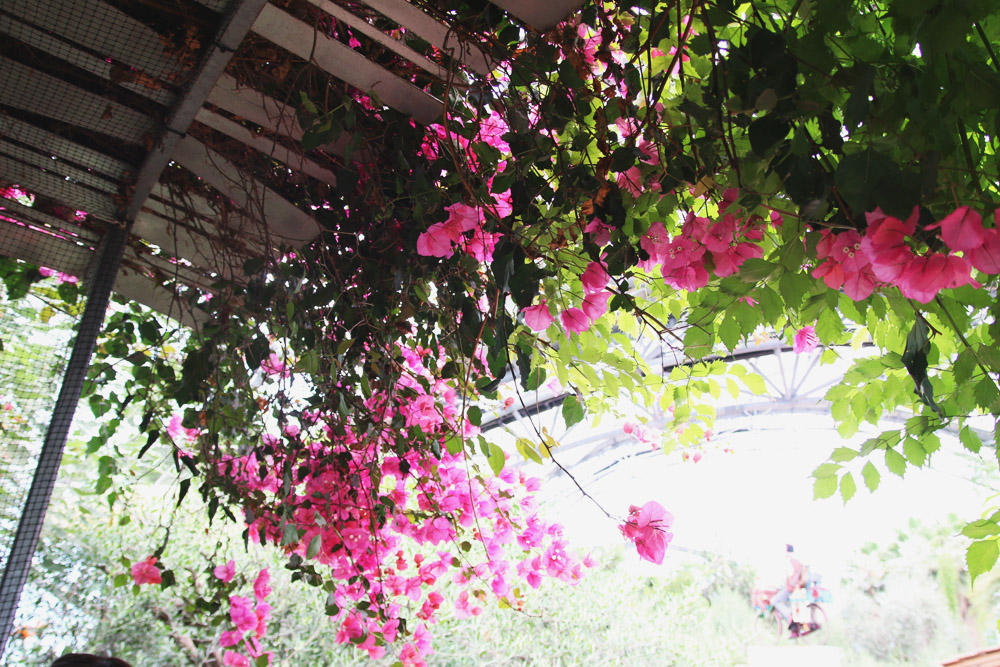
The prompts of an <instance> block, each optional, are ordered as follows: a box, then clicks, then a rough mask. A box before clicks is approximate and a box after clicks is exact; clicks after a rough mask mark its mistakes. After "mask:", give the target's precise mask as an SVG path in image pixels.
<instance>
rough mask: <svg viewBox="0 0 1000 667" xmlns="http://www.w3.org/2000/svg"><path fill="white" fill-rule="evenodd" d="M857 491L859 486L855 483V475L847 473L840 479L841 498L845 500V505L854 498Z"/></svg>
mask: <svg viewBox="0 0 1000 667" xmlns="http://www.w3.org/2000/svg"><path fill="white" fill-rule="evenodd" d="M857 490H858V485H857V484H856V483H855V481H854V475H852V474H851V473H847V474H846V475H844V476H843V477H841V478H840V497H841V498H843V499H844V502H845V503H846V502H847V501H848V500H850V499H851V498H853V497H854V494H855V493H857Z"/></svg>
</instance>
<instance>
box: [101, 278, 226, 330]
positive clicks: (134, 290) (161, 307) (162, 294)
mask: <svg viewBox="0 0 1000 667" xmlns="http://www.w3.org/2000/svg"><path fill="white" fill-rule="evenodd" d="M115 292H117V293H118V294H120V295H122V296H123V297H125V298H126V299H128V300H130V301H135V302H137V303H141V304H142V305H144V306H147V307H149V308H152V309H153V310H155V311H156V312H158V313H161V314H163V315H166V316H167V317H170V318H172V319H175V320H177V321H179V322H180V323H181V324H184V325H186V326H189V327H191V328H193V329H198V328H199V327H200V326H202V325H204V324H205V323H207V322H208V320H209V317H208V315H206V314H205V313H204V312H203V311H200V310H192V309H191V308H189V307H188V306H187V304H185V303H183V301H182V299H180V298H179V297H178V296H177V295H176V294H174V293H173V292H171V291H170V290H168V289H167V288H166V287H163V286H162V285H157V284H156V283H155V282H153V281H152V280H151V279H149V278H148V277H146V276H144V275H142V274H141V273H138V272H136V271H131V270H129V269H127V268H125V267H122V270H121V272H120V273H119V274H118V278H117V279H116V280H115Z"/></svg>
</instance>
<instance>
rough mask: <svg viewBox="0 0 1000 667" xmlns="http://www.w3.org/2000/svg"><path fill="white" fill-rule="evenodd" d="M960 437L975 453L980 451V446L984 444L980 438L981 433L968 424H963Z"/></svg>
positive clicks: (959, 433) (963, 443) (965, 445)
mask: <svg viewBox="0 0 1000 667" xmlns="http://www.w3.org/2000/svg"><path fill="white" fill-rule="evenodd" d="M958 439H959V440H960V441H961V442H962V445H963V446H964V447H965V448H966V449H968V450H969V451H970V452H973V453H978V452H979V449H980V447H982V446H983V441H982V439H980V437H979V434H977V433H976V432H975V431H973V430H972V429H971V428H970V427H969V426H967V425H966V426H963V427H962V430H961V431H959V432H958Z"/></svg>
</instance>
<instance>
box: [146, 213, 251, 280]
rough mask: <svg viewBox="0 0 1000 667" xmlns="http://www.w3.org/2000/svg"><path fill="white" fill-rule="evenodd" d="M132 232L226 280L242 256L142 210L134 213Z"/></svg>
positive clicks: (236, 272)
mask: <svg viewBox="0 0 1000 667" xmlns="http://www.w3.org/2000/svg"><path fill="white" fill-rule="evenodd" d="M132 233H133V234H134V235H136V236H138V237H139V238H141V239H143V240H144V241H147V242H149V243H152V244H153V245H155V246H157V247H158V248H160V249H161V250H163V251H164V252H166V253H168V254H171V255H173V256H174V257H183V258H184V259H186V260H188V261H189V262H191V263H192V264H194V265H195V266H197V267H199V268H202V269H204V270H206V271H211V272H214V273H217V274H218V275H219V277H221V278H223V279H225V280H230V279H232V278H233V277H234V276H239V275H240V272H241V268H242V266H243V262H244V261H245V259H246V258H245V257H243V256H240V255H237V253H236V252H234V251H233V250H232V249H230V248H228V247H226V249H225V250H219V248H220V244H219V243H218V242H217V241H213V239H211V238H209V237H207V236H205V235H204V234H201V233H199V232H196V231H193V230H191V229H189V228H188V227H186V226H184V225H181V224H178V223H176V222H173V221H171V220H167V219H166V218H161V217H160V216H158V215H155V214H153V213H149V212H146V211H142V212H140V213H139V215H138V216H136V219H135V223H134V224H133V225H132Z"/></svg>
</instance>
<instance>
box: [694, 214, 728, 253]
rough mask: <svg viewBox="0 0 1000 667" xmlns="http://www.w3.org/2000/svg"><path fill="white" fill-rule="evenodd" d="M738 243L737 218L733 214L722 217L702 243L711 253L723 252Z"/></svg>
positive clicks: (710, 229)
mask: <svg viewBox="0 0 1000 667" xmlns="http://www.w3.org/2000/svg"><path fill="white" fill-rule="evenodd" d="M735 241H736V217H735V216H734V215H733V214H732V213H727V214H726V215H724V216H722V219H721V220H718V221H716V222H715V224H713V225H712V226H711V227H709V228H708V232H707V233H706V234H705V236H704V238H703V239H702V242H703V243H704V244H705V247H706V248H708V249H709V250H710V251H711V252H723V251H724V250H727V249H728V248H729V246H731V245H732V244H733V243H734V242H735Z"/></svg>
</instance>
